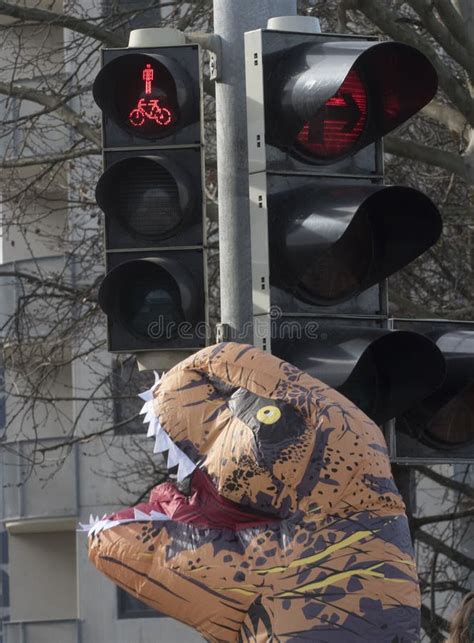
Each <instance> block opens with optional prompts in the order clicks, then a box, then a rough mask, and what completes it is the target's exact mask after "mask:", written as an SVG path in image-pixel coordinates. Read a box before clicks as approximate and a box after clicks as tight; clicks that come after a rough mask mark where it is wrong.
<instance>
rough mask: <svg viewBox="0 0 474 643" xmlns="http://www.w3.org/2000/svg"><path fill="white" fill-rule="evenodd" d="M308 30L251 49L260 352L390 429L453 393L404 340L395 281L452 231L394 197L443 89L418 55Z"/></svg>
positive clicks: (415, 201)
mask: <svg viewBox="0 0 474 643" xmlns="http://www.w3.org/2000/svg"><path fill="white" fill-rule="evenodd" d="M299 20H300V22H299V26H300V27H301V29H300V30H299V31H295V28H294V25H295V24H297V22H295V20H294V19H292V20H291V25H292V26H291V29H292V30H291V31H287V30H285V24H284V19H279V20H278V29H272V28H267V29H260V30H256V31H252V32H248V33H246V35H245V44H246V78H247V118H248V149H249V188H250V216H251V236H252V274H253V277H252V278H253V313H254V331H255V343H256V344H257V345H258V346H260V347H261V348H263V349H264V350H271V351H272V352H273V353H274V354H276V355H277V356H279V357H282V358H283V359H287V360H288V361H290V362H292V363H293V364H296V365H297V366H299V367H301V368H302V369H304V370H308V371H309V372H310V373H311V374H313V375H314V376H316V377H318V378H320V379H322V380H323V381H326V382H327V383H328V384H330V385H332V386H334V387H336V388H338V389H339V390H340V391H341V392H343V393H344V394H345V395H346V396H347V397H349V398H350V399H353V400H354V401H355V402H356V403H357V404H358V405H359V406H361V408H363V409H364V410H365V411H366V413H367V414H368V415H369V416H370V417H372V418H373V419H374V420H375V421H376V422H378V423H380V424H381V423H384V422H386V421H388V420H390V419H391V418H393V417H395V416H403V415H404V414H405V413H406V412H408V411H409V410H410V409H411V408H413V407H414V406H416V404H417V403H418V402H420V401H421V400H424V399H426V398H428V397H429V396H430V395H431V394H432V393H433V392H434V391H435V390H436V389H439V387H440V386H441V385H442V382H443V381H444V379H445V372H446V363H445V359H444V357H443V354H442V351H441V350H440V349H439V347H438V346H437V345H436V343H435V342H433V341H432V340H431V339H430V338H429V337H427V336H425V335H423V334H420V333H417V332H416V331H413V330H404V331H398V332H393V331H392V330H391V321H390V316H389V309H388V290H387V278H388V277H389V276H390V275H393V274H394V273H396V272H397V271H399V270H400V269H402V268H403V267H405V266H406V265H407V264H409V263H410V262H411V261H413V260H414V259H415V258H417V257H419V256H420V255H421V254H423V253H424V252H425V251H426V250H427V249H428V248H430V247H432V246H433V245H434V244H435V243H436V242H437V240H438V238H439V236H440V234H441V231H442V221H441V216H440V213H439V211H438V209H437V207H436V206H435V205H434V203H433V202H432V201H431V200H430V199H429V197H428V196H426V195H424V194H422V193H421V192H419V191H417V190H415V189H413V188H410V187H405V186H386V185H385V184H384V177H383V147H382V137H383V136H384V135H386V134H387V133H388V132H390V131H392V130H393V129H394V128H396V127H398V126H399V125H401V124H402V123H404V122H405V121H406V120H407V119H409V118H410V117H411V116H413V115H414V114H416V113H417V112H418V111H419V110H420V109H421V108H422V107H424V106H425V105H426V104H427V103H428V102H429V101H430V100H431V99H432V98H433V96H434V94H435V92H436V88H437V76H436V72H435V70H434V68H433V66H432V64H431V63H430V61H429V60H428V59H427V58H426V57H425V56H424V55H423V54H422V53H420V52H419V51H418V50H416V49H415V48H413V47H410V46H408V45H405V44H402V43H396V42H378V41H376V40H374V39H373V38H364V37H358V36H346V35H334V34H321V33H314V32H311V30H310V29H308V28H307V20H306V19H304V18H300V19H299ZM309 24H310V25H311V22H309ZM270 27H271V25H270ZM309 328H311V329H312V330H311V332H309V330H308V329H309Z"/></svg>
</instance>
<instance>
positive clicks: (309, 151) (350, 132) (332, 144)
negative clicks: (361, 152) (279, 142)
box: [295, 69, 367, 161]
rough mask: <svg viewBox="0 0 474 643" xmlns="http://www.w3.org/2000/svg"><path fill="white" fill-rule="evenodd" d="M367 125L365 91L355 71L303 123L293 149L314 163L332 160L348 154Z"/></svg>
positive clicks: (352, 70)
mask: <svg viewBox="0 0 474 643" xmlns="http://www.w3.org/2000/svg"><path fill="white" fill-rule="evenodd" d="M366 122H367V92H366V89H365V86H364V83H363V82H362V79H361V77H360V74H359V73H358V71H357V70H356V69H351V71H350V72H349V73H348V75H347V76H346V79H345V80H344V82H343V83H342V85H341V87H340V88H339V90H338V91H337V92H336V94H334V96H332V97H331V98H330V99H329V100H328V101H326V103H325V104H324V106H323V107H322V108H321V109H320V110H318V112H317V113H316V114H315V115H314V116H313V118H312V119H311V120H310V121H308V122H307V123H305V124H304V126H303V128H302V129H301V131H300V132H299V134H298V136H297V139H296V140H297V143H296V145H295V148H296V149H297V151H299V152H301V153H302V154H304V155H305V156H308V157H310V158H311V159H314V160H319V159H320V160H322V161H329V160H336V159H338V158H340V157H343V156H345V155H346V154H348V153H349V152H350V151H351V150H352V148H353V147H354V146H355V145H356V143H357V142H358V141H359V139H360V137H361V136H362V134H363V132H364V129H365V125H366Z"/></svg>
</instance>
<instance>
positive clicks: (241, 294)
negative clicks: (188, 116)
mask: <svg viewBox="0 0 474 643" xmlns="http://www.w3.org/2000/svg"><path fill="white" fill-rule="evenodd" d="M293 15H296V0H214V32H215V33H216V34H217V35H219V36H220V37H221V39H222V77H221V79H220V81H219V82H217V83H216V121H217V180H218V186H219V249H220V282H221V323H222V324H223V325H226V326H228V330H229V334H230V337H231V338H233V339H235V340H236V341H240V342H250V343H251V342H252V341H253V328H252V273H251V255H250V221H249V201H248V163H247V120H246V100H245V59H244V33H245V32H246V31H250V30H252V29H260V28H263V27H265V26H266V23H267V20H268V18H272V17H274V16H293Z"/></svg>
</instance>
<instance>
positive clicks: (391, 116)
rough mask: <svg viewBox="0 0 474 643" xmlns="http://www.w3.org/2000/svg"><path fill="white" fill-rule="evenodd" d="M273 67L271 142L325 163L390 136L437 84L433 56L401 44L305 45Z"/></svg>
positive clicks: (268, 119)
mask: <svg viewBox="0 0 474 643" xmlns="http://www.w3.org/2000/svg"><path fill="white" fill-rule="evenodd" d="M274 67H275V68H274V69H272V70H271V72H270V73H269V80H268V83H267V92H270V93H271V94H272V100H269V98H270V97H269V96H267V97H266V110H267V112H266V122H267V142H268V143H270V144H271V145H276V146H277V147H287V148H289V150H290V152H291V153H292V154H293V155H295V156H297V157H302V158H303V160H305V161H309V162H314V163H321V164H325V163H331V162H336V161H338V160H340V159H342V158H344V157H346V156H348V155H350V154H354V153H355V152H357V151H358V150H360V149H362V148H363V147H366V146H367V145H369V144H370V143H373V142H374V141H375V140H376V139H378V138H380V137H382V136H385V135H386V134H388V133H389V132H390V131H392V130H393V129H395V128H396V127H398V126H399V125H401V124H402V123H403V122H405V121H406V120H408V119H409V118H410V117H411V116H413V115H414V114H416V113H417V112H418V111H419V110H420V109H421V108H422V107H424V106H425V105H426V104H427V103H428V102H429V101H430V100H431V99H432V98H433V96H434V94H435V93H436V89H437V75H436V72H435V70H434V68H433V66H432V64H431V63H430V61H429V60H428V59H427V58H426V57H425V56H424V55H423V54H422V53H421V52H419V51H418V50H417V49H415V48H413V47H410V46H408V45H405V44H402V43H396V42H382V43H368V42H366V41H364V42H358V41H350V40H348V41H327V42H323V43H313V44H308V43H305V44H302V45H298V46H296V47H294V49H292V50H289V51H288V52H286V55H285V57H283V58H282V59H281V60H280V61H278V62H276V63H275V65H274ZM267 103H268V104H267Z"/></svg>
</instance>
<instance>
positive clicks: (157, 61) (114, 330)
mask: <svg viewBox="0 0 474 643" xmlns="http://www.w3.org/2000/svg"><path fill="white" fill-rule="evenodd" d="M178 42H179V43H181V40H179V39H178ZM93 95H94V99H95V101H96V103H97V104H98V105H99V107H100V108H101V110H102V132H103V160H104V172H103V174H102V176H101V178H100V180H99V182H98V184H97V188H96V199H97V203H98V205H99V207H100V208H101V210H102V211H103V213H104V220H105V249H106V276H105V278H104V280H103V282H102V285H101V287H100V290H99V304H100V306H101V307H102V309H103V310H104V312H106V314H107V321H108V348H109V350H110V351H112V352H140V351H156V350H166V351H170V350H172V351H173V350H175V351H178V350H179V351H192V350H196V349H198V348H201V347H202V346H204V345H205V344H206V339H207V334H206V329H207V324H206V314H207V304H206V301H207V282H206V255H205V241H204V240H205V229H204V205H205V204H204V190H203V176H204V151H203V150H204V148H203V112H202V73H201V55H200V48H199V46H198V45H188V44H176V45H171V44H169V45H168V44H167V46H163V47H140V48H128V49H106V50H104V51H103V65H102V68H101V70H100V72H99V73H98V75H97V77H96V79H95V82H94V87H93Z"/></svg>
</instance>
